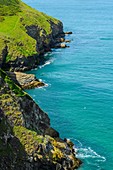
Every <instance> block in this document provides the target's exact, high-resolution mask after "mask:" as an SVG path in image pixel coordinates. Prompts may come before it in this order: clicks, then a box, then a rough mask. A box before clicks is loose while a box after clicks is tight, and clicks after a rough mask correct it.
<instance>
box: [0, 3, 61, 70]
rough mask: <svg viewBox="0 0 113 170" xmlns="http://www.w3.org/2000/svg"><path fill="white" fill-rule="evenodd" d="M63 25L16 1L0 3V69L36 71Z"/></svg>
mask: <svg viewBox="0 0 113 170" xmlns="http://www.w3.org/2000/svg"><path fill="white" fill-rule="evenodd" d="M63 35H64V34H63V24H62V23H61V22H60V21H59V20H57V19H55V18H52V17H50V16H47V15H46V14H44V13H41V12H39V11H36V10H34V9H32V8H31V7H29V6H27V5H26V4H24V3H23V2H21V1H20V0H10V1H8V0H1V1H0V39H1V40H0V65H1V67H3V68H6V69H8V68H9V69H10V70H13V71H14V70H15V71H16V70H17V71H18V70H21V71H22V70H28V69H31V68H34V67H36V66H37V65H38V64H39V63H40V61H42V56H41V57H39V56H40V55H41V54H43V53H44V52H47V51H49V50H50V49H51V47H54V46H55V43H56V42H58V39H59V37H62V36H63Z"/></svg>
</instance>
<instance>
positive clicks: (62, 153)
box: [0, 69, 81, 170]
mask: <svg viewBox="0 0 113 170" xmlns="http://www.w3.org/2000/svg"><path fill="white" fill-rule="evenodd" d="M0 107H1V109H0V151H1V152H0V169H1V170H7V169H10V170H15V169H17V170H20V169H21V170H28V169H29V170H37V169H38V170H51V169H52V170H74V169H75V168H78V167H79V166H80V164H81V161H80V160H79V159H77V158H76V157H75V153H74V152H73V147H72V145H70V142H69V141H67V140H66V141H63V140H62V139H60V138H59V133H58V132H57V131H56V130H54V129H53V128H51V127H50V120H49V117H48V115H47V114H46V113H44V112H43V111H42V110H41V109H40V108H39V106H38V105H37V104H36V103H35V102H34V101H33V100H32V98H31V97H30V96H29V95H28V94H27V93H25V92H23V91H22V89H21V88H20V87H19V86H17V85H15V84H14V82H13V81H12V80H11V79H10V78H9V77H8V75H7V74H6V73H5V72H4V71H2V70H1V69H0Z"/></svg>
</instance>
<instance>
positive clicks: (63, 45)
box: [55, 43, 69, 48]
mask: <svg viewBox="0 0 113 170" xmlns="http://www.w3.org/2000/svg"><path fill="white" fill-rule="evenodd" d="M66 47H69V46H67V45H66V44H64V43H61V44H56V46H55V48H66Z"/></svg>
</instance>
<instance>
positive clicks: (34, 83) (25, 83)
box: [7, 71, 45, 89]
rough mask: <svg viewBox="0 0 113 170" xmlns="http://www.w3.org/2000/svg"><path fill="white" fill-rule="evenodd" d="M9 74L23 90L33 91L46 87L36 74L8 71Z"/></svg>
mask: <svg viewBox="0 0 113 170" xmlns="http://www.w3.org/2000/svg"><path fill="white" fill-rule="evenodd" d="M7 74H8V75H9V77H11V79H12V80H13V81H14V82H15V83H16V84H18V85H20V86H21V87H22V88H23V89H31V88H35V87H41V86H44V85H45V84H44V83H43V82H41V81H39V80H38V79H37V78H36V77H35V75H34V74H26V73H22V72H9V71H7Z"/></svg>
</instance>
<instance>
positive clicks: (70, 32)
mask: <svg viewBox="0 0 113 170" xmlns="http://www.w3.org/2000/svg"><path fill="white" fill-rule="evenodd" d="M65 34H73V33H72V31H69V32H65Z"/></svg>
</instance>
